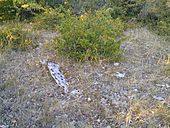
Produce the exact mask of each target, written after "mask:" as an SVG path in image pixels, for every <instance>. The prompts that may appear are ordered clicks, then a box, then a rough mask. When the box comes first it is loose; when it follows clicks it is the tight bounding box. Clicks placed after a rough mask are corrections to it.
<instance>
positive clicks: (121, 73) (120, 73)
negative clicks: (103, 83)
mask: <svg viewBox="0 0 170 128" xmlns="http://www.w3.org/2000/svg"><path fill="white" fill-rule="evenodd" d="M125 75H126V73H125V72H116V74H114V76H116V77H117V78H124V77H125Z"/></svg>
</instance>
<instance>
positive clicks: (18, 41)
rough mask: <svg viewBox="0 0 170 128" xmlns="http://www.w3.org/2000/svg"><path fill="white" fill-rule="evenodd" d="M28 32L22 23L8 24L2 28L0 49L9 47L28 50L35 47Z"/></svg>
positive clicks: (2, 50)
mask: <svg viewBox="0 0 170 128" xmlns="http://www.w3.org/2000/svg"><path fill="white" fill-rule="evenodd" d="M27 35H28V32H27V31H26V30H23V26H22V25H21V24H8V25H4V26H2V27H1V29H0V51H1V52H4V51H6V50H8V49H12V50H26V49H28V48H29V47H33V43H32V41H31V40H30V39H29V38H28V36H27Z"/></svg>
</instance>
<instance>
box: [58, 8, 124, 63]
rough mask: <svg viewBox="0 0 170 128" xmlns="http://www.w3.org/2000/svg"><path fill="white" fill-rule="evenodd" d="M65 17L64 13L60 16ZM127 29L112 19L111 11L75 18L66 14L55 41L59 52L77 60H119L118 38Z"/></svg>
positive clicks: (118, 21)
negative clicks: (59, 34)
mask: <svg viewBox="0 0 170 128" xmlns="http://www.w3.org/2000/svg"><path fill="white" fill-rule="evenodd" d="M61 15H62V14H61ZM123 29H124V24H123V22H122V21H121V20H120V19H115V20H113V19H112V17H111V15H110V13H109V10H98V11H96V13H95V14H91V13H86V14H84V15H82V16H80V17H76V16H73V15H71V14H70V13H67V15H64V14H63V17H62V23H61V25H60V26H59V30H60V32H61V36H60V37H59V38H56V40H57V43H56V46H57V51H58V52H59V53H61V54H64V55H66V56H68V57H70V58H73V59H75V60H76V61H83V60H96V61H97V60H99V59H106V60H112V61H118V60H119V59H120V56H121V50H120V48H119V47H120V43H121V39H118V38H119V37H120V36H121V34H122V31H123Z"/></svg>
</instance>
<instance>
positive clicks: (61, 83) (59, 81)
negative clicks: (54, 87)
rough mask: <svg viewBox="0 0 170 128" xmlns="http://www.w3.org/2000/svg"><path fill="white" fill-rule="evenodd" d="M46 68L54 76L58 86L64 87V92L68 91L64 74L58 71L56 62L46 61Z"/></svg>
mask: <svg viewBox="0 0 170 128" xmlns="http://www.w3.org/2000/svg"><path fill="white" fill-rule="evenodd" d="M47 66H48V69H49V71H50V74H51V76H52V77H53V78H54V80H55V82H56V83H57V84H58V85H59V86H60V87H63V88H64V92H65V93H67V92H68V83H67V82H66V80H65V78H64V75H63V74H62V72H61V71H60V69H59V68H60V67H59V65H58V64H55V63H52V62H48V64H47Z"/></svg>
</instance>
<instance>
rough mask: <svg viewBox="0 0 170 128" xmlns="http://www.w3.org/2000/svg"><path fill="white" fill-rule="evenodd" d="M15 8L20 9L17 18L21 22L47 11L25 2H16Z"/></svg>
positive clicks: (33, 3) (39, 6)
mask: <svg viewBox="0 0 170 128" xmlns="http://www.w3.org/2000/svg"><path fill="white" fill-rule="evenodd" d="M15 6H16V7H17V9H18V12H17V18H19V19H20V20H21V21H23V20H27V19H30V18H32V17H34V16H36V15H38V14H41V13H42V12H44V10H45V9H44V8H43V7H42V6H41V5H40V4H37V3H35V2H29V1H24V0H16V1H15Z"/></svg>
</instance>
